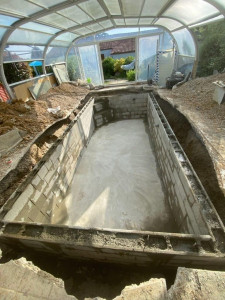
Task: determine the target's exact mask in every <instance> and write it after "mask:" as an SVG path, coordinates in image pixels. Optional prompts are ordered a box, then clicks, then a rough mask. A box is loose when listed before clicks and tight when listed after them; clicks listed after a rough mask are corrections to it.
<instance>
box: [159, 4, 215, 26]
mask: <svg viewBox="0 0 225 300" xmlns="http://www.w3.org/2000/svg"><path fill="white" fill-rule="evenodd" d="M216 13H219V11H218V9H216V8H215V7H214V6H212V5H211V4H209V3H207V2H206V1H203V0H194V1H193V0H177V1H175V2H174V3H173V4H172V5H171V6H170V7H169V8H168V9H167V10H166V12H165V13H164V16H168V17H172V18H176V19H177V20H180V21H182V22H183V23H185V24H186V25H188V24H192V23H195V22H198V21H199V20H202V19H204V18H206V17H210V16H214V15H215V14H216Z"/></svg>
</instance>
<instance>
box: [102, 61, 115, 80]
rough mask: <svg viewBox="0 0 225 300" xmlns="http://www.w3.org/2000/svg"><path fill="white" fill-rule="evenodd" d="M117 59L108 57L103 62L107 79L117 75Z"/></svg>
mask: <svg viewBox="0 0 225 300" xmlns="http://www.w3.org/2000/svg"><path fill="white" fill-rule="evenodd" d="M114 63H115V59H114V58H112V57H110V56H109V57H106V58H105V59H104V60H103V62H102V68H103V74H104V77H105V79H107V78H111V77H113V76H114V75H115V72H114Z"/></svg>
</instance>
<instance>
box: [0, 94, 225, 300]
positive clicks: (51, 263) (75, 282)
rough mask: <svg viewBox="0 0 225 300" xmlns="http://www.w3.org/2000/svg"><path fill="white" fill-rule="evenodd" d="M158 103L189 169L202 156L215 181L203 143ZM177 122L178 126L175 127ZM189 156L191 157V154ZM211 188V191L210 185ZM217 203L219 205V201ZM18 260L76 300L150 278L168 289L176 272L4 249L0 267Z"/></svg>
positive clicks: (170, 109) (110, 293) (112, 293)
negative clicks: (62, 284) (42, 272)
mask: <svg viewBox="0 0 225 300" xmlns="http://www.w3.org/2000/svg"><path fill="white" fill-rule="evenodd" d="M158 102H159V104H160V105H161V108H162V110H163V111H164V113H165V115H166V117H167V119H168V121H169V122H170V125H171V127H172V128H173V130H174V131H175V133H176V134H177V137H178V139H179V141H180V143H181V144H182V146H183V147H184V150H185V152H186V154H187V155H188V157H189V159H190V161H191V162H192V164H193V166H194V167H195V170H196V172H197V173H198V167H196V166H195V165H194V163H193V161H192V158H191V155H193V156H194V157H195V161H197V162H199V157H198V158H197V157H196V155H197V154H199V153H200V157H201V161H202V160H203V159H202V156H204V164H203V166H202V169H201V170H202V173H206V171H205V169H206V168H208V166H211V169H209V173H210V176H211V175H212V174H214V177H213V178H214V179H211V180H216V175H215V172H214V173H212V170H213V165H212V162H211V159H210V156H209V155H208V153H207V150H206V149H205V147H204V145H203V143H202V142H201V141H200V140H199V138H198V137H197V135H196V134H195V132H194V130H193V129H192V127H191V125H190V124H189V123H188V121H187V120H186V119H185V117H184V116H182V115H181V114H180V113H179V112H178V111H176V109H175V108H173V107H170V105H168V104H167V103H166V102H165V101H163V100H160V99H158ZM164 102H165V103H164ZM167 106H168V107H167ZM179 122H182V123H181V124H179ZM61 125H62V126H59V128H57V130H60V128H61V129H62V131H63V126H66V127H67V124H61ZM57 130H56V128H55V131H54V130H53V131H52V132H49V134H46V135H45V136H43V137H42V139H40V140H39V141H38V142H37V143H36V144H37V145H38V146H39V147H40V148H42V147H43V145H44V143H45V142H46V141H48V140H49V139H50V141H51V143H52V145H54V143H55V141H56V139H57V135H55V132H56V131H57ZM187 132H188V134H187ZM186 148H188V149H189V148H190V149H192V152H191V151H190V150H189V151H187V149H186ZM193 152H194V154H192V153H193ZM196 152H198V153H196ZM196 165H197V164H196ZM21 166H22V165H21ZM26 172H27V173H26ZM26 172H25V174H24V176H26V175H27V174H28V173H29V169H27V171H26ZM198 175H199V173H198ZM17 177H18V178H17V179H18V180H19V179H20V180H21V178H20V177H19V176H17ZM199 177H200V179H201V181H202V183H203V185H204V187H205V189H206V190H207V192H208V193H209V195H210V196H211V199H212V201H213V202H214V205H215V206H216V203H215V200H214V198H213V197H212V194H213V193H215V191H214V192H213V191H211V194H210V192H209V191H208V187H207V180H206V179H208V177H207V176H205V180H204V178H202V177H201V175H199ZM210 178H211V177H210ZM15 179H16V175H15ZM217 186H218V184H217ZM213 187H214V188H215V186H214V185H213ZM218 189H219V187H218ZM217 191H218V190H217ZM216 199H217V198H216ZM221 201H223V199H222V198H221ZM221 206H222V205H221ZM216 208H217V211H218V212H219V213H220V209H219V208H218V207H217V206H216ZM220 216H221V215H220ZM221 218H222V216H221ZM223 220H224V219H223ZM8 251H9V252H8ZM121 255H122V253H121ZM22 256H23V257H26V259H27V260H31V261H32V262H33V263H34V264H35V265H36V266H38V267H40V268H41V269H42V270H45V271H47V272H49V273H51V274H53V275H54V276H56V277H60V278H62V279H63V280H64V282H65V287H66V291H67V293H68V294H72V295H75V296H76V297H77V298H78V299H84V298H86V297H95V296H97V295H98V296H101V297H104V298H107V299H112V298H113V297H115V296H116V295H118V294H119V293H120V291H121V290H122V289H123V288H124V287H125V286H126V285H128V284H131V283H132V284H133V283H137V284H138V283H140V282H143V281H146V280H148V279H149V278H151V277H165V278H166V280H167V287H168V288H169V287H170V285H171V284H173V281H174V278H175V275H176V268H173V269H169V268H168V267H164V266H163V265H162V264H161V265H160V264H159V265H155V266H153V267H149V266H148V267H147V268H144V267H137V266H132V265H130V266H126V267H125V266H121V265H116V264H110V263H107V264H105V263H94V262H89V263H88V262H86V261H83V262H80V261H77V260H68V259H67V260H63V259H61V258H59V257H54V256H48V255H47V254H41V253H40V254H36V253H34V252H33V251H31V250H16V251H15V250H9V249H6V250H5V253H4V255H3V259H2V260H1V261H0V262H1V263H4V262H7V261H8V260H10V259H16V258H19V257H22ZM166 260H167V258H165V262H166Z"/></svg>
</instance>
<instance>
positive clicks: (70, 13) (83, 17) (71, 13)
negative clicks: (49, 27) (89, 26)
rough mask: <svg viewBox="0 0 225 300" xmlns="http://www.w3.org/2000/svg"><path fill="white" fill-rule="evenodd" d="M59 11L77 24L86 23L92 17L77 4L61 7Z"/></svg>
mask: <svg viewBox="0 0 225 300" xmlns="http://www.w3.org/2000/svg"><path fill="white" fill-rule="evenodd" d="M59 13H60V14H61V15H63V16H65V17H67V18H69V19H71V20H73V21H75V22H77V23H79V24H82V23H86V22H89V21H91V20H92V18H91V17H90V16H89V15H87V14H86V13H85V12H84V11H83V10H82V9H80V8H79V7H77V5H73V6H71V7H69V8H64V9H61V10H60V11H59Z"/></svg>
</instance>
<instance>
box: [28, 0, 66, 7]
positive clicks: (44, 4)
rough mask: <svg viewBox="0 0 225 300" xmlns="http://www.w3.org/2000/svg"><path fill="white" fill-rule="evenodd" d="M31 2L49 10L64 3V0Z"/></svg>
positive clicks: (37, 0) (31, 0)
mask: <svg viewBox="0 0 225 300" xmlns="http://www.w3.org/2000/svg"><path fill="white" fill-rule="evenodd" d="M29 1H30V2H34V3H37V4H39V5H41V6H43V7H45V8H49V7H51V6H53V5H56V4H59V3H63V2H64V0H29Z"/></svg>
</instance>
